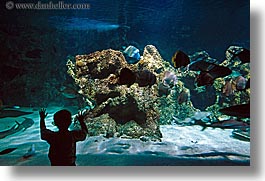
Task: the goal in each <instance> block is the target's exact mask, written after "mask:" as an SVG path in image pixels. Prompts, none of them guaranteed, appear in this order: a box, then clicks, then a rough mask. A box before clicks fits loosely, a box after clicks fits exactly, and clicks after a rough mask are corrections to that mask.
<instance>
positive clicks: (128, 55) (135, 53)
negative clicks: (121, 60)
mask: <svg viewBox="0 0 265 181" xmlns="http://www.w3.org/2000/svg"><path fill="white" fill-rule="evenodd" d="M123 53H124V55H125V59H126V61H127V62H128V63H129V64H135V63H137V62H139V60H140V59H141V55H140V51H139V49H137V48H136V47H134V46H132V45H130V46H128V47H127V48H126V49H125V50H124V51H123Z"/></svg>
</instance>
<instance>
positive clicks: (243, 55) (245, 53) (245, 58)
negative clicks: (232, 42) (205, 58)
mask: <svg viewBox="0 0 265 181" xmlns="http://www.w3.org/2000/svg"><path fill="white" fill-rule="evenodd" d="M229 52H230V53H232V54H233V57H232V58H231V59H232V60H233V59H235V58H238V59H239V60H240V61H241V62H242V63H247V62H250V51H249V50H248V49H245V48H243V50H242V51H241V52H239V53H233V52H232V51H229Z"/></svg>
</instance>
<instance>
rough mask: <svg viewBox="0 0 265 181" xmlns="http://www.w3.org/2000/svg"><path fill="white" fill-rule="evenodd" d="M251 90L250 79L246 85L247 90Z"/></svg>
mask: <svg viewBox="0 0 265 181" xmlns="http://www.w3.org/2000/svg"><path fill="white" fill-rule="evenodd" d="M249 88H250V78H249V79H248V81H247V84H246V89H249Z"/></svg>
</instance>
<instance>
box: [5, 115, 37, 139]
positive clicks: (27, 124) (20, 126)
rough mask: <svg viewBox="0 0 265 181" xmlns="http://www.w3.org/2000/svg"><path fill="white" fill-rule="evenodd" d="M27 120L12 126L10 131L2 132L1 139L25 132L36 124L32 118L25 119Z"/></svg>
mask: <svg viewBox="0 0 265 181" xmlns="http://www.w3.org/2000/svg"><path fill="white" fill-rule="evenodd" d="M24 119H25V120H24V121H23V122H22V123H19V122H17V121H16V124H15V125H14V126H12V127H11V128H10V129H8V130H5V131H1V132H0V139H2V138H5V137H7V136H9V135H12V134H14V133H17V132H19V131H21V130H23V129H24V131H25V130H26V129H27V128H29V127H31V126H32V125H33V124H34V121H33V120H32V119H30V118H24Z"/></svg>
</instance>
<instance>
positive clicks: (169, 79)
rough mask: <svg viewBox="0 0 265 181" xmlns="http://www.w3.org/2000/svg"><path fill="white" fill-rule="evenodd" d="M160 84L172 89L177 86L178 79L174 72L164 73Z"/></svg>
mask: <svg viewBox="0 0 265 181" xmlns="http://www.w3.org/2000/svg"><path fill="white" fill-rule="evenodd" d="M162 82H163V84H164V85H165V86H167V87H171V88H172V87H173V86H175V85H176V84H177V82H178V78H177V76H176V74H175V73H174V72H170V71H165V73H164V77H163V80H162Z"/></svg>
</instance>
